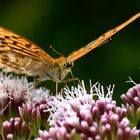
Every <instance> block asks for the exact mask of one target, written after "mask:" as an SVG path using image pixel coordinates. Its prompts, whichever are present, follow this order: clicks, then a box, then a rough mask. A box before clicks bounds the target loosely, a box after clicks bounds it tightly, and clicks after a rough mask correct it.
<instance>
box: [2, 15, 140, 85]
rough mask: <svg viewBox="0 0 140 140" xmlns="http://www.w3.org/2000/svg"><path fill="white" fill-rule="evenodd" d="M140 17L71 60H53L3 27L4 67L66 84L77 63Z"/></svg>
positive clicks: (75, 52) (82, 50) (7, 69)
mask: <svg viewBox="0 0 140 140" xmlns="http://www.w3.org/2000/svg"><path fill="white" fill-rule="evenodd" d="M139 17H140V13H137V14H136V15H134V16H133V17H131V18H130V19H129V20H127V21H126V22H124V23H123V24H121V25H119V26H117V27H116V28H114V29H112V30H110V31H108V32H106V33H104V34H103V35H101V36H100V37H98V38H97V39H96V40H94V41H92V42H90V43H89V44H87V45H86V46H85V47H83V48H81V49H79V50H77V51H74V52H73V53H71V54H70V55H68V56H67V57H64V56H61V57H59V58H57V59H54V58H52V57H51V56H50V55H49V54H47V53H46V52H45V51H44V50H42V49H41V48H40V47H38V46H37V45H36V44H34V43H32V42H31V41H29V40H27V39H25V38H23V37H21V36H19V35H17V34H15V33H13V32H11V31H9V30H7V29H5V28H3V27H0V68H2V69H3V70H4V71H6V72H14V73H17V74H26V75H31V76H37V75H38V76H39V78H40V81H44V80H53V81H55V82H56V83H57V82H61V81H63V80H64V79H65V78H66V76H67V75H68V73H69V72H70V71H71V68H72V66H73V62H74V61H75V60H77V59H79V58H80V57H82V56H83V55H85V54H87V53H88V52H90V51H91V50H92V49H94V48H97V47H99V46H101V45H102V44H104V43H105V42H106V41H107V40H108V39H109V38H110V37H112V36H113V35H114V34H116V33H117V32H118V31H120V30H121V29H122V28H124V27H125V26H127V25H128V24H130V23H131V22H133V21H134V20H135V19H137V18H139Z"/></svg>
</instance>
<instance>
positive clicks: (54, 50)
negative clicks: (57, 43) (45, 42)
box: [49, 45, 64, 56]
mask: <svg viewBox="0 0 140 140" xmlns="http://www.w3.org/2000/svg"><path fill="white" fill-rule="evenodd" d="M49 48H50V49H51V50H52V51H53V52H55V53H56V54H58V55H60V56H64V55H63V54H62V53H60V52H58V51H57V50H56V49H54V48H53V47H52V46H51V45H50V47H49Z"/></svg>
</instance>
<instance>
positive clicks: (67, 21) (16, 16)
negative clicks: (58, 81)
mask: <svg viewBox="0 0 140 140" xmlns="http://www.w3.org/2000/svg"><path fill="white" fill-rule="evenodd" d="M0 2H1V3H0V25H1V26H4V27H6V28H9V29H10V30H12V31H14V32H16V33H18V34H20V35H22V36H24V37H26V38H28V39H30V40H31V41H32V42H34V43H36V44H38V45H39V46H40V47H41V48H43V49H44V50H45V51H47V52H48V53H49V54H50V55H51V56H53V57H58V55H56V54H55V53H54V52H52V51H51V50H50V49H49V46H50V45H52V46H53V47H54V48H55V49H56V50H57V51H59V52H61V53H62V54H64V55H65V56H67V55H68V54H70V53H71V52H72V51H74V50H77V49H79V48H81V47H83V46H85V45H86V44H87V43H89V42H90V41H92V40H94V39H96V38H97V37H98V36H100V35H101V34H103V33H105V32H106V31H108V30H110V29H112V28H114V27H116V26H117V25H119V24H121V23H123V22H124V21H125V20H127V19H128V18H130V17H131V16H132V15H134V14H136V13H137V12H140V1H139V0H117V1H113V0H106V1H103V0H102V1H101V0H98V1H97V0H81V1H80V0H11V1H10V0H5V1H0ZM139 58H140V19H138V20H136V21H134V22H133V23H132V24H130V25H129V26H127V27H126V28H125V29H123V30H122V31H120V32H119V33H117V34H116V35H115V36H114V37H113V39H112V41H110V42H108V43H106V44H104V45H102V47H99V48H97V49H95V50H93V51H92V52H90V53H88V54H87V55H85V56H84V57H82V58H80V59H79V60H77V61H76V62H75V66H74V68H73V70H72V71H73V75H74V77H78V78H79V79H80V80H82V79H84V80H85V83H86V85H87V88H88V87H89V79H91V80H92V82H97V81H99V82H100V83H101V84H102V85H104V86H108V85H109V84H115V92H114V96H113V97H114V98H117V99H119V96H120V95H121V94H123V93H125V92H126V91H127V89H128V88H129V87H131V86H132V85H133V84H127V83H125V81H127V80H128V76H131V78H132V79H133V80H134V81H135V82H136V83H139V82H140V78H139V77H140V60H139ZM45 83H47V85H46V86H47V87H48V88H49V89H51V90H52V91H53V87H54V85H55V84H54V83H53V82H47V81H46V82H45ZM45 83H44V85H45Z"/></svg>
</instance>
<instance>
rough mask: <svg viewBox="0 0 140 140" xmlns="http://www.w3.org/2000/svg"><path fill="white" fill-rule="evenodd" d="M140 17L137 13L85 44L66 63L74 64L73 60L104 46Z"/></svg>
mask: <svg viewBox="0 0 140 140" xmlns="http://www.w3.org/2000/svg"><path fill="white" fill-rule="evenodd" d="M139 17H140V13H137V14H136V15H134V16H133V17H131V18H130V19H129V20H127V21H126V22H124V23H123V24H121V25H119V26H117V27H116V28H114V29H112V30H109V31H108V32H106V33H104V34H103V35H101V36H100V37H99V38H97V39H96V40H94V41H92V42H90V43H89V44H87V45H86V46H85V47H83V48H81V49H79V50H77V51H74V52H73V53H71V54H70V55H69V56H68V57H67V58H66V59H67V61H68V62H74V61H75V60H77V59H79V58H80V57H82V56H84V55H85V54H87V53H88V52H90V51H91V50H93V49H94V48H97V47H99V46H101V45H102V44H104V43H105V42H107V40H108V39H109V38H110V37H112V36H113V35H115V34H116V33H117V32H118V31H120V30H121V29H123V28H124V27H126V26H127V25H128V24H130V23H131V22H133V21H134V20H135V19H137V18H139Z"/></svg>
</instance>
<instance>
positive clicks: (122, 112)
mask: <svg viewBox="0 0 140 140" xmlns="http://www.w3.org/2000/svg"><path fill="white" fill-rule="evenodd" d="M113 88H114V87H113ZM113 88H112V89H111V86H109V88H107V89H108V93H107V94H106V97H105V94H104V89H103V87H102V86H100V84H95V85H93V86H92V87H91V90H90V93H89V94H87V91H86V90H85V87H84V84H82V86H78V88H74V87H72V89H71V90H69V89H68V88H65V95H66V96H65V97H63V96H59V97H57V98H56V100H54V102H53V105H52V110H51V115H50V117H49V120H48V121H49V123H50V126H51V128H50V129H49V131H41V130H40V131H39V135H40V138H38V139H37V140H47V139H53V140H60V139H62V140H65V139H66V140H77V139H79V140H82V139H84V140H124V139H129V140H134V139H136V137H137V136H138V135H139V130H137V129H136V127H133V128H132V127H131V125H130V122H129V120H128V118H127V116H126V115H127V110H126V108H124V107H118V106H117V105H116V102H115V101H114V100H112V98H111V96H112V93H113ZM101 91H102V92H101ZM95 95H97V96H98V97H99V99H97V100H94V99H93V97H94V96H95ZM109 95H110V96H109ZM103 97H104V98H103ZM107 97H108V98H107Z"/></svg>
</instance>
